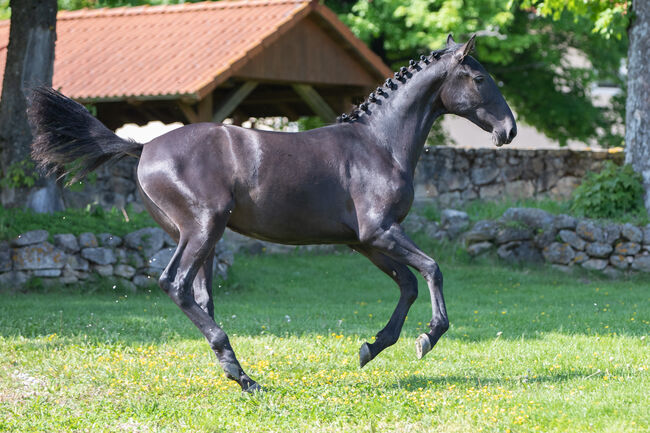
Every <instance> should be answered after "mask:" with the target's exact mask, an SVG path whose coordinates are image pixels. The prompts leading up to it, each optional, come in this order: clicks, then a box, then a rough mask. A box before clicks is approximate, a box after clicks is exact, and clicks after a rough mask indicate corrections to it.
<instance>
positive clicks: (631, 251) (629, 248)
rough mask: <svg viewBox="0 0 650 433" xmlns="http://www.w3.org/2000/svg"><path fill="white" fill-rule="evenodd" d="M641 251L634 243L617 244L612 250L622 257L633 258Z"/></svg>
mask: <svg viewBox="0 0 650 433" xmlns="http://www.w3.org/2000/svg"><path fill="white" fill-rule="evenodd" d="M639 251H641V245H640V244H637V243H636V242H619V243H617V244H616V247H615V248H614V252H615V253H616V254H620V255H623V256H634V255H636V254H637V253H638V252H639Z"/></svg>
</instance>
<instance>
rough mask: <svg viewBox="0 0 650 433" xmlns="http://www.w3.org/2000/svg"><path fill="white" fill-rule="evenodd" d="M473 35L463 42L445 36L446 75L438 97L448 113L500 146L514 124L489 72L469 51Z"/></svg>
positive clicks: (509, 138)
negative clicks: (473, 125)
mask: <svg viewBox="0 0 650 433" xmlns="http://www.w3.org/2000/svg"><path fill="white" fill-rule="evenodd" d="M475 36H476V35H474V36H472V37H471V38H470V40H469V41H467V43H465V44H457V43H455V42H454V39H453V38H452V37H451V35H449V37H448V38H447V50H446V51H447V52H449V55H448V59H447V61H448V62H449V66H448V72H447V78H446V79H445V83H444V85H443V87H442V90H441V93H440V97H441V100H442V103H443V105H444V107H445V109H446V110H447V112H449V113H453V114H457V115H459V116H462V117H464V118H466V119H468V120H470V121H472V122H473V123H475V124H476V125H478V126H480V127H481V128H482V129H484V130H485V131H487V132H491V133H492V141H493V142H494V144H495V145H497V146H501V145H503V144H504V143H510V142H511V141H512V139H513V138H515V135H517V125H516V123H515V118H514V116H513V115H512V111H511V110H510V107H509V106H508V104H507V103H506V101H505V99H503V95H501V92H500V91H499V87H498V86H497V85H496V83H495V82H494V80H493V79H492V77H490V74H488V73H487V71H486V70H485V69H484V68H483V66H481V64H480V63H479V62H477V61H476V60H475V59H473V58H472V57H471V56H470V55H469V53H470V51H472V49H473V48H474V40H475Z"/></svg>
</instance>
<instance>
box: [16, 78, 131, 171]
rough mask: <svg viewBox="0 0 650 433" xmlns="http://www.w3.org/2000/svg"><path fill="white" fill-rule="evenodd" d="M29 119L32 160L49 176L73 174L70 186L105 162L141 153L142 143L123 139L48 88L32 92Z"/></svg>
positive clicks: (68, 99) (77, 104)
mask: <svg viewBox="0 0 650 433" xmlns="http://www.w3.org/2000/svg"><path fill="white" fill-rule="evenodd" d="M27 117H28V118H29V122H30V123H31V125H32V129H33V133H34V142H33V144H32V158H34V161H36V163H37V165H38V167H39V168H40V169H42V170H44V171H45V172H46V173H47V174H56V175H57V176H58V177H59V178H61V177H64V176H66V175H67V174H70V173H72V174H73V178H72V179H71V180H70V181H69V183H73V182H76V181H78V180H79V179H82V178H83V177H84V176H86V175H87V174H88V173H90V172H91V171H93V170H95V169H96V168H97V167H99V166H100V165H102V164H104V163H105V162H108V161H116V160H119V159H121V158H123V157H125V156H127V155H130V156H134V157H136V158H137V157H139V156H140V154H141V153H142V144H140V143H136V142H134V141H128V140H123V139H121V138H120V137H118V136H117V135H115V134H114V133H113V131H111V130H110V129H108V128H107V127H106V126H104V125H103V124H102V123H101V122H100V121H99V120H97V119H96V118H95V117H93V115H92V114H90V113H89V112H88V110H86V108H85V107H84V106H83V105H81V104H79V103H77V102H75V101H73V100H72V99H70V98H67V97H65V96H63V95H62V94H61V93H59V92H57V91H56V90H53V89H50V88H47V87H37V88H35V89H34V90H32V93H31V95H30V97H29V108H28V110H27Z"/></svg>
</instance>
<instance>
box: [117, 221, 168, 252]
mask: <svg viewBox="0 0 650 433" xmlns="http://www.w3.org/2000/svg"><path fill="white" fill-rule="evenodd" d="M163 233H164V232H163V230H162V229H160V228H157V227H156V228H154V227H147V228H143V229H140V230H137V231H135V232H132V233H129V234H127V235H126V236H125V237H124V243H125V244H126V246H128V247H129V248H131V249H134V250H136V251H140V252H141V253H142V254H143V255H144V257H151V256H153V255H154V254H155V253H156V252H157V251H159V250H160V249H161V248H162V246H163Z"/></svg>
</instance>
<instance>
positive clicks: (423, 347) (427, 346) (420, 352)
mask: <svg viewBox="0 0 650 433" xmlns="http://www.w3.org/2000/svg"><path fill="white" fill-rule="evenodd" d="M430 351H431V341H429V336H428V335H427V334H420V336H419V337H418V338H417V339H416V340H415V353H416V354H417V356H418V359H422V358H424V355H426V354H427V353H429V352H430Z"/></svg>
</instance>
